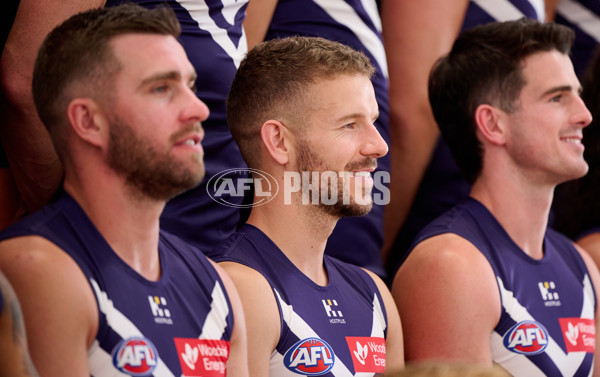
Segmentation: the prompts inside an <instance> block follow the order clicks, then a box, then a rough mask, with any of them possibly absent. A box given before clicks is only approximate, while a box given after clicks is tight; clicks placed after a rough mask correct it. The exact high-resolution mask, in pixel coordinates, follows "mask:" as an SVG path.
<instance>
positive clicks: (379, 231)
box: [266, 0, 390, 276]
mask: <svg viewBox="0 0 600 377" xmlns="http://www.w3.org/2000/svg"><path fill="white" fill-rule="evenodd" d="M294 35H302V36H311V37H322V38H325V39H329V40H333V41H336V42H340V43H343V44H346V45H348V46H350V47H352V48H354V49H355V50H358V51H362V52H364V53H365V54H366V55H367V56H368V57H369V58H370V60H371V63H372V64H373V65H374V66H375V68H376V73H375V76H374V77H373V79H372V82H373V87H374V89H375V96H376V98H377V104H378V105H379V118H378V119H377V121H375V127H377V130H378V131H379V133H380V134H381V136H382V137H383V139H384V140H385V142H386V143H388V144H389V142H390V132H389V105H388V70H387V62H386V56H385V50H384V48H383V40H382V37H381V19H380V18H379V12H378V10H377V4H376V2H375V0H279V1H278V2H277V7H276V8H275V13H274V14H273V19H272V21H271V25H270V27H269V30H268V33H267V36H266V39H274V38H283V37H288V36H294ZM377 161H378V165H379V166H378V168H377V170H376V172H389V169H390V160H389V155H386V156H385V157H382V158H379V159H378V160H377ZM375 177H376V179H378V181H377V184H376V185H375V187H374V188H373V195H374V197H377V198H381V199H382V200H378V201H375V202H374V204H373V209H372V210H371V212H370V213H369V214H367V215H365V216H361V217H347V218H342V219H340V221H339V222H338V224H337V226H336V227H335V229H334V230H333V233H332V234H331V236H330V237H329V241H328V242H327V248H326V250H325V252H326V253H327V254H329V255H331V256H334V257H336V258H338V259H341V260H343V261H345V262H348V263H352V264H355V265H358V266H361V267H365V268H368V269H369V270H371V271H373V272H375V273H376V274H378V275H380V276H384V275H385V272H384V268H383V262H382V260H381V251H380V250H381V247H382V245H383V210H384V208H385V206H384V204H383V202H384V200H383V199H385V195H387V194H388V192H383V191H387V185H388V183H389V180H387V179H386V178H384V177H385V176H383V175H376V176H375Z"/></svg>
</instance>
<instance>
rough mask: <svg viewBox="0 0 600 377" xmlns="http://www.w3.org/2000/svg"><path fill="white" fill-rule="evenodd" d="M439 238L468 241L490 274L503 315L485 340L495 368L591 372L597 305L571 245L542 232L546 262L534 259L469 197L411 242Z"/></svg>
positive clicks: (525, 372) (530, 374)
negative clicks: (447, 235)
mask: <svg viewBox="0 0 600 377" xmlns="http://www.w3.org/2000/svg"><path fill="white" fill-rule="evenodd" d="M444 233H454V234H457V235H459V236H461V237H463V238H464V239H466V240H468V241H469V242H471V243H472V244H473V245H474V246H475V247H477V248H478V249H479V251H481V253H482V254H483V255H484V256H485V257H486V258H487V260H488V261H489V263H490V265H491V266H492V269H493V271H494V274H495V275H496V280H497V283H498V289H499V292H500V298H501V301H502V313H501V316H500V321H499V322H498V324H497V325H496V327H495V328H494V332H493V333H492V334H491V335H490V348H491V351H492V358H493V360H494V362H495V363H497V364H500V365H501V366H502V367H503V368H505V369H506V370H507V371H508V372H509V373H511V374H512V375H514V376H527V377H535V376H590V375H591V374H592V367H593V363H594V344H595V340H594V339H595V331H596V329H595V312H596V305H597V302H596V298H595V297H596V296H595V291H594V287H593V286H592V283H591V280H590V276H589V274H588V270H587V268H586V266H585V263H584V261H583V259H582V258H581V256H580V255H579V252H578V251H577V250H576V249H575V247H574V246H573V244H572V243H571V241H570V240H568V239H567V238H566V237H564V236H563V235H561V234H559V233H557V232H555V231H553V230H551V229H548V230H547V232H546V235H545V237H544V257H543V258H542V259H540V260H535V259H532V258H530V257H529V256H527V255H526V254H525V253H524V252H523V251H522V250H521V249H520V248H519V247H518V246H517V245H516V244H515V243H514V242H513V240H512V239H511V238H510V236H509V235H508V234H507V233H506V231H505V230H504V229H503V228H502V226H501V225H500V224H499V223H498V222H497V220H496V219H495V218H494V216H493V215H492V214H491V213H490V212H489V211H488V210H487V208H485V207H484V206H483V205H482V204H481V203H480V202H478V201H476V200H475V199H472V198H469V199H468V200H467V201H466V202H465V203H463V204H461V205H459V206H456V207H455V208H453V209H452V210H450V211H448V212H446V213H445V214H443V215H442V216H440V217H439V218H438V219H436V220H435V221H434V222H433V223H431V224H430V225H429V226H427V227H426V228H425V229H423V231H422V232H421V234H420V235H419V236H418V237H417V238H416V240H415V245H416V244H417V243H419V242H421V241H423V240H425V239H427V238H430V237H433V236H436V235H440V234H444ZM465 341H468V339H465Z"/></svg>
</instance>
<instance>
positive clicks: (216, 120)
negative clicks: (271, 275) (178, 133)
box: [106, 0, 248, 250]
mask: <svg viewBox="0 0 600 377" xmlns="http://www.w3.org/2000/svg"><path fill="white" fill-rule="evenodd" d="M125 2H133V3H136V4H139V5H141V6H144V7H147V8H154V7H156V6H164V5H168V6H170V7H171V8H172V9H173V10H174V11H175V14H176V15H177V18H178V19H179V22H180V23H181V28H182V33H181V36H180V38H179V41H180V42H181V44H182V45H183V47H184V49H185V51H186V53H187V56H188V58H189V60H190V62H191V63H192V65H193V66H194V68H195V69H196V73H197V74H198V78H197V80H196V87H197V95H198V97H199V98H200V99H201V100H202V101H203V102H204V103H206V105H207V106H208V108H209V109H210V115H209V117H208V119H207V120H206V121H204V122H202V126H203V128H204V131H205V136H204V140H203V141H202V147H203V148H204V164H205V167H206V176H205V178H204V180H203V181H202V182H201V183H200V185H199V186H197V187H196V188H194V189H191V190H189V191H187V192H185V193H183V194H181V195H179V196H177V197H175V198H173V199H172V200H170V201H169V202H168V203H167V206H166V207H165V210H164V211H163V214H162V216H161V227H162V228H163V229H165V230H166V231H168V232H170V233H172V234H175V235H177V236H179V237H181V238H183V239H184V240H185V241H187V242H190V243H193V244H194V245H195V246H197V247H198V248H199V249H200V250H208V249H210V248H213V247H214V246H215V245H216V244H218V243H219V242H220V241H223V240H224V239H225V238H227V236H229V235H230V234H231V233H233V232H234V231H235V230H236V226H237V223H238V221H239V219H240V211H239V206H237V207H238V208H236V205H240V204H242V198H243V195H242V196H235V195H234V194H231V195H229V194H227V193H225V194H223V195H222V197H221V199H222V200H223V201H224V202H227V203H229V204H230V205H229V206H226V205H223V204H221V203H218V202H217V201H215V200H213V199H212V198H211V196H210V195H208V194H207V190H209V180H210V179H211V178H212V177H214V176H218V175H219V173H221V172H223V171H225V170H228V169H233V168H239V169H243V168H246V163H245V162H244V160H243V158H242V155H241V153H240V151H239V149H238V147H237V144H236V143H235V141H234V140H233V136H231V133H230V132H229V128H228V126H227V120H226V112H225V100H226V98H227V94H228V93H229V87H230V86H231V83H232V81H233V77H234V75H235V72H236V70H237V67H238V66H239V63H240V61H241V59H242V58H243V57H244V55H245V53H246V52H247V50H248V46H247V44H246V36H245V34H244V32H243V29H242V22H243V20H244V18H245V16H246V13H245V9H246V5H247V3H248V0H179V1H176V0H134V1H131V0H126V1H125V0H107V2H106V6H114V5H118V4H121V3H125Z"/></svg>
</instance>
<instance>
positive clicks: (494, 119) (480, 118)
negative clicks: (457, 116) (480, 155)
mask: <svg viewBox="0 0 600 377" xmlns="http://www.w3.org/2000/svg"><path fill="white" fill-rule="evenodd" d="M504 114H505V113H504V112H503V111H502V110H500V109H498V108H496V107H494V106H491V105H488V104H481V105H479V106H477V109H476V110H475V123H476V125H477V129H478V130H479V133H480V134H481V137H483V138H484V139H485V140H487V141H488V142H489V143H492V144H496V145H503V144H504V143H506V132H507V130H506V123H505V116H504Z"/></svg>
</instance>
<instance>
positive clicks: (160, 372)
mask: <svg viewBox="0 0 600 377" xmlns="http://www.w3.org/2000/svg"><path fill="white" fill-rule="evenodd" d="M27 235H38V236H41V237H44V238H46V239H48V240H49V241H51V242H52V243H54V244H56V245H57V246H58V247H60V248H61V249H63V250H64V251H65V252H66V253H68V254H69V256H71V258H73V259H74V260H75V262H76V263H77V264H78V265H79V267H80V268H81V270H82V271H83V273H84V275H85V277H86V278H87V280H88V282H89V284H90V287H91V289H92V291H93V292H94V295H95V298H96V301H97V304H98V317H99V323H98V332H97V334H96V339H95V340H94V342H93V344H92V346H91V347H90V349H89V350H88V361H89V368H90V375H91V376H95V377H105V376H111V377H112V376H122V375H123V374H122V373H124V375H132V376H161V377H163V376H176V377H179V376H181V375H185V376H215V377H216V376H219V377H221V376H225V370H224V368H225V363H226V361H227V359H228V356H229V340H230V337H231V332H232V328H233V314H232V311H231V306H230V302H229V298H228V296H227V294H226V292H225V289H224V286H223V283H222V282H221V279H220V278H219V276H218V273H217V271H216V270H215V268H214V266H212V265H211V264H210V262H208V260H207V258H206V257H204V256H203V255H201V253H200V252H199V251H197V250H196V249H195V248H193V247H191V246H190V245H188V244H186V243H184V242H183V241H181V240H180V239H179V238H177V237H175V236H173V235H170V234H168V233H165V232H161V234H160V239H159V254H160V265H161V271H162V276H161V278H160V280H159V281H156V282H152V281H148V280H146V279H144V278H143V277H142V276H141V275H139V274H138V273H137V272H136V271H134V270H133V269H132V268H130V267H129V265H127V264H126V263H125V262H124V261H123V260H122V259H121V258H119V256H118V255H117V254H115V252H114V251H113V250H112V249H111V247H110V246H109V245H108V243H107V242H106V240H105V239H104V238H103V237H102V235H101V234H100V233H99V232H98V230H97V229H96V228H95V226H94V225H93V223H92V222H91V220H90V219H89V218H88V217H87V215H86V214H85V212H84V211H83V210H82V209H81V207H79V205H78V204H77V203H76V202H75V200H73V199H72V198H71V197H70V196H69V195H67V194H63V195H62V196H61V197H60V198H59V199H58V200H57V201H56V202H54V203H51V204H50V205H48V206H46V207H45V208H44V209H42V210H41V211H39V212H36V213H35V214H33V215H31V216H29V217H27V218H25V219H24V220H22V221H20V222H18V223H17V224H15V225H13V226H12V227H9V228H8V229H6V230H5V231H4V232H2V233H0V239H6V238H11V237H18V236H27Z"/></svg>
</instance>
